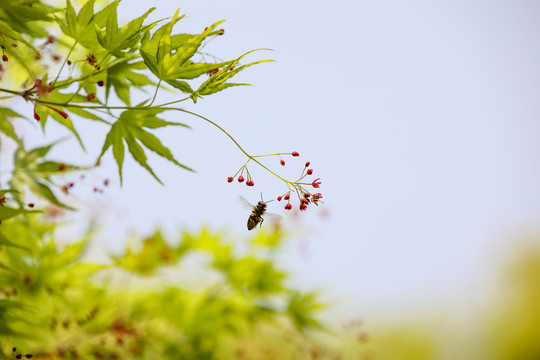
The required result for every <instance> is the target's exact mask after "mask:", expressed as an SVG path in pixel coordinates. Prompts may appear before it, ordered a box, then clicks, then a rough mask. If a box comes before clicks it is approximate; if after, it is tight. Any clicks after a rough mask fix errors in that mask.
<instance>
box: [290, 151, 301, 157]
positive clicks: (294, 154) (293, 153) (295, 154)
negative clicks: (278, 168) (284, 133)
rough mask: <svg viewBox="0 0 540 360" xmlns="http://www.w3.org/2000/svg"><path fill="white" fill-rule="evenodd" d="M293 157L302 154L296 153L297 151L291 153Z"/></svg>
mask: <svg viewBox="0 0 540 360" xmlns="http://www.w3.org/2000/svg"><path fill="white" fill-rule="evenodd" d="M291 155H292V156H300V154H299V153H298V152H296V151H293V152H292V153H291Z"/></svg>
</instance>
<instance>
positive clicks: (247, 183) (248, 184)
mask: <svg viewBox="0 0 540 360" xmlns="http://www.w3.org/2000/svg"><path fill="white" fill-rule="evenodd" d="M246 185H247V186H253V185H255V183H254V182H253V181H252V180H249V181H248V182H246Z"/></svg>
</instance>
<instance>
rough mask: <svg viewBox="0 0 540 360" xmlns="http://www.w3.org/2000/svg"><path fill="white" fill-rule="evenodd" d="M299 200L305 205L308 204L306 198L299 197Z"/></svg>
mask: <svg viewBox="0 0 540 360" xmlns="http://www.w3.org/2000/svg"><path fill="white" fill-rule="evenodd" d="M300 202H301V203H302V204H305V205H307V204H309V201H308V200H307V199H300Z"/></svg>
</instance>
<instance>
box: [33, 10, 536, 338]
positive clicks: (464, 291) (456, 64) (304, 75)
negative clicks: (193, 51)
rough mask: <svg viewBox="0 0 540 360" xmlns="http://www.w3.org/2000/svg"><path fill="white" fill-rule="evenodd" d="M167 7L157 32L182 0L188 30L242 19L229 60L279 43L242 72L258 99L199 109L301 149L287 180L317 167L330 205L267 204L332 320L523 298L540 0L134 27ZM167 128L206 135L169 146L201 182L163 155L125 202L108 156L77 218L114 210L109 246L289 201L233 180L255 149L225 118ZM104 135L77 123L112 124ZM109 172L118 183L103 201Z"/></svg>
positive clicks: (217, 47)
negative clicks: (246, 203)
mask: <svg viewBox="0 0 540 360" xmlns="http://www.w3.org/2000/svg"><path fill="white" fill-rule="evenodd" d="M150 6H156V7H157V9H156V11H154V13H152V14H151V15H150V18H149V19H150V20H157V19H159V18H164V17H168V16H172V15H173V14H174V11H175V10H176V8H178V7H180V8H181V12H182V13H185V14H186V15H187V16H186V17H185V18H184V19H182V20H181V21H180V22H179V23H178V24H177V25H176V28H175V29H176V30H177V31H179V32H183V31H185V32H200V31H201V30H202V29H204V27H206V26H208V25H209V24H211V23H213V22H215V21H217V20H221V19H225V20H227V21H226V22H225V23H224V24H223V26H222V27H223V29H224V30H225V34H224V36H222V37H218V38H216V39H214V40H213V41H211V42H210V43H208V44H207V45H206V47H205V48H204V51H206V52H208V53H209V54H212V55H214V56H216V57H217V58H220V59H232V58H235V57H236V56H238V55H239V54H241V53H243V52H245V51H248V50H251V49H254V48H260V47H266V48H272V49H274V50H275V51H273V52H266V53H263V52H261V53H257V54H254V55H252V56H251V58H250V59H248V60H257V59H262V58H271V59H275V60H276V62H275V63H269V64H263V65H260V66H256V67H252V68H250V69H249V70H247V71H245V72H244V73H243V74H241V75H239V76H240V77H241V80H242V81H244V82H249V83H251V84H254V85H255V86H253V87H238V88H233V89H229V90H227V91H224V92H222V93H219V94H216V95H214V96H211V97H208V98H206V99H202V100H201V101H199V102H198V103H197V104H196V105H193V104H186V105H185V106H186V108H187V109H189V110H192V111H195V112H198V113H200V114H201V115H204V116H206V117H208V118H210V119H212V120H214V121H216V122H217V123H219V124H220V125H222V126H223V127H224V128H225V129H227V131H229V132H230V133H231V134H232V135H233V136H234V137H235V138H236V139H237V140H238V142H239V143H241V144H242V145H243V146H244V147H245V148H246V149H247V150H248V151H250V152H251V153H253V154H265V153H273V152H290V151H298V152H300V154H301V157H300V158H286V159H285V160H286V162H287V164H286V166H285V167H284V168H282V167H281V166H280V165H279V162H278V161H277V160H274V161H272V160H270V162H269V164H270V166H272V167H273V168H274V169H277V170H279V171H282V172H284V173H285V174H286V175H287V176H288V177H290V178H294V177H295V176H297V174H299V173H300V172H301V169H302V167H303V164H304V162H305V161H310V162H311V164H312V167H313V169H314V175H313V178H316V177H320V178H321V181H322V185H321V189H320V190H321V192H322V193H323V196H324V200H325V202H326V204H325V205H324V206H323V207H319V208H310V209H309V210H308V211H306V212H303V213H302V214H293V213H291V212H286V211H285V210H284V209H283V205H282V204H281V203H277V202H272V203H270V204H269V211H271V212H274V213H278V214H282V215H283V221H284V223H285V224H288V226H289V227H290V228H291V229H292V231H293V238H292V243H291V246H290V247H289V249H288V251H287V253H285V254H283V258H282V261H283V262H284V263H285V264H286V265H287V267H289V268H290V269H292V270H293V272H294V274H295V278H294V279H293V280H292V281H295V282H296V283H297V284H299V286H301V287H305V288H318V289H321V290H322V293H323V294H324V296H325V298H326V299H328V300H329V301H330V302H332V303H333V304H335V305H334V306H333V307H332V308H331V310H330V311H329V312H328V317H329V318H332V319H334V320H336V319H337V320H338V321H346V320H350V319H356V318H362V319H365V320H366V321H367V324H368V325H369V326H374V327H376V325H377V324H379V323H382V322H383V321H386V320H389V319H396V318H414V319H415V320H416V321H425V323H426V324H428V325H427V326H428V327H429V326H432V327H434V328H437V327H438V328H439V329H441V327H442V328H444V326H445V325H446V324H451V326H454V325H456V326H460V325H464V324H465V326H469V327H470V326H471V322H476V320H471V319H476V318H475V316H478V315H479V314H482V313H483V312H484V311H485V309H486V307H487V306H488V305H489V304H492V303H493V302H494V301H495V300H496V298H498V297H499V294H500V293H501V291H502V292H505V291H506V290H505V289H506V288H505V287H504V285H503V284H505V282H504V281H505V280H503V277H502V276H501V273H502V270H501V269H503V268H504V264H507V263H508V262H509V261H510V260H511V259H512V258H514V256H515V254H519V252H520V249H529V248H530V247H531V246H533V247H534V244H535V243H536V242H537V239H538V238H537V237H535V234H536V232H537V230H538V224H539V222H538V220H539V219H540V191H539V189H538V184H539V183H540V170H539V169H540V167H539V166H538V164H540V141H539V133H540V122H539V121H538V119H539V118H540V101H539V98H538V96H539V94H540V66H539V65H538V64H540V22H539V21H538V19H539V18H540V3H539V2H537V1H532V0H531V1H525V0H523V1H513V2H509V1H482V0H477V1H464V0H458V1H455V0H454V1H438V2H432V1H421V0H414V1H407V2H401V1H378V2H370V1H346V0H336V1H333V2H321V1H315V2H313V1H311V2H307V1H296V2H294V1H285V0H277V1H271V2H260V1H241V0H229V1H218V0H197V1H194V0H186V1H182V2H172V1H165V0H160V1H157V0H156V1H152V2H149V1H139V0H124V1H123V2H122V3H121V4H120V7H119V11H118V12H119V15H120V16H121V17H124V20H126V21H127V20H129V19H131V18H133V17H135V16H138V15H140V14H142V13H143V12H144V11H146V10H147V8H148V7H150ZM248 60H246V62H247V61H248ZM140 96H141V99H142V98H144V96H143V95H140ZM147 96H148V94H147V95H146V97H147ZM160 96H162V99H165V100H168V99H170V100H174V99H175V98H174V97H173V96H172V94H167V93H165V92H161V93H160ZM168 116H169V119H170V120H178V121H182V122H186V123H188V124H189V125H191V126H192V127H193V129H192V130H186V129H175V130H168V131H166V132H161V133H158V135H159V136H160V139H162V141H163V143H164V144H165V145H167V146H169V147H170V148H171V149H172V151H173V153H174V154H175V156H176V158H177V159H178V160H179V161H180V162H182V163H184V164H186V165H188V166H191V167H193V168H195V169H196V171H197V172H196V173H188V172H186V171H183V170H182V169H179V168H176V167H174V166H172V165H171V164H170V163H167V161H166V160H162V159H158V158H156V157H154V156H152V154H149V158H150V164H151V165H152V166H153V167H154V168H155V169H158V175H159V176H160V178H161V179H162V180H163V182H164V183H165V186H161V185H159V184H157V183H156V182H155V180H154V179H153V178H152V177H151V176H150V175H149V174H148V173H146V171H144V170H143V169H142V168H140V167H139V166H138V165H137V164H136V163H135V162H134V161H133V160H132V159H131V158H127V159H126V162H125V165H124V166H125V173H124V174H125V182H124V184H123V187H122V188H121V189H120V187H119V180H118V177H117V170H116V168H115V166H116V165H115V163H114V160H113V158H112V155H111V154H110V152H109V154H108V155H107V156H105V157H104V159H103V161H102V166H101V167H100V168H99V169H97V170H95V171H94V172H92V173H91V174H90V176H88V177H87V178H86V179H85V180H84V181H83V180H81V181H80V183H81V186H80V187H79V189H81V190H80V193H79V196H80V199H81V202H84V203H85V210H84V211H83V213H82V215H78V216H88V215H90V216H96V217H98V218H100V216H102V214H105V216H102V217H101V218H100V220H101V222H102V228H103V231H102V232H101V233H100V235H98V240H97V242H98V244H99V246H100V247H101V248H102V249H106V250H107V251H114V249H116V248H119V247H120V246H121V245H122V244H123V240H124V238H125V235H126V234H127V233H129V232H132V231H134V232H137V233H145V232H148V231H151V230H152V229H154V228H155V227H156V226H157V225H159V226H162V227H164V228H165V229H167V230H169V231H175V230H177V229H179V228H182V227H188V228H189V227H191V228H197V227H199V226H200V225H201V224H207V225H208V226H210V227H212V228H215V229H219V228H227V229H230V230H232V231H234V232H236V233H238V234H242V233H244V232H246V231H247V230H246V228H245V226H246V225H245V223H246V220H247V217H248V215H249V210H246V209H245V208H243V207H242V205H241V203H240V201H239V200H238V196H239V195H242V196H244V197H246V198H247V199H248V200H250V201H252V202H254V203H255V202H257V201H258V200H259V198H260V193H261V192H262V193H263V196H264V198H265V199H270V198H275V197H277V196H278V195H280V194H282V193H284V192H285V191H286V188H285V186H284V184H282V183H281V182H280V181H279V180H278V179H277V178H275V177H273V176H271V175H270V174H268V173H266V172H264V171H259V170H258V169H256V168H253V173H254V181H255V184H256V186H255V187H253V188H248V187H246V186H245V185H240V184H238V183H236V182H235V183H232V184H229V183H227V181H226V179H227V177H228V176H232V175H233V174H234V173H235V172H236V171H237V169H238V168H239V167H240V166H241V165H242V164H243V163H244V161H245V159H244V157H243V155H242V153H241V152H240V151H238V150H237V149H236V148H235V146H234V144H233V143H232V142H231V141H230V140H229V139H228V138H227V137H226V136H224V134H222V133H220V132H219V131H218V130H217V129H215V128H213V127H211V126H210V125H208V124H206V123H204V122H202V121H200V120H198V119H196V118H193V117H188V116H184V115H171V114H169V115H168ZM87 125H88V128H87V129H85V126H86V125H85V124H80V126H79V127H78V129H80V130H81V131H83V132H85V131H86V132H93V131H96V130H95V129H92V126H93V125H94V124H87ZM51 129H52V128H51ZM106 130H107V129H106V128H103V132H102V133H97V132H96V136H94V139H95V140H92V139H90V137H88V136H86V138H88V139H89V140H88V143H87V147H88V148H89V149H91V150H90V151H89V152H88V153H87V154H83V153H81V152H80V150H79V149H78V148H77V145H76V143H75V142H74V141H71V140H69V141H66V145H65V146H64V148H62V149H59V150H58V154H59V155H62V158H63V159H66V161H69V159H70V157H71V160H72V161H76V162H78V163H81V162H82V161H87V163H91V162H92V161H94V160H95V158H96V155H97V154H98V153H99V151H100V148H101V145H102V139H103V135H104V134H105V131H106ZM50 131H51V133H52V132H53V131H54V130H50ZM98 135H99V136H98ZM36 141H39V139H38V140H36ZM92 141H95V142H94V143H92ZM70 145H72V149H71V150H69V151H66V149H69V148H70V147H69V146H70ZM66 155H67V157H66ZM81 159H83V160H82V161H81ZM105 178H109V179H110V181H111V184H112V186H111V187H109V188H107V189H105V191H104V193H102V194H99V193H92V191H91V189H92V188H93V187H94V186H98V185H100V184H101V183H102V181H103V179H105ZM82 185H85V186H86V187H84V186H82ZM84 189H86V190H84ZM84 191H86V193H85V192H84ZM501 289H502V290H501ZM508 291H510V290H508ZM369 326H368V328H369ZM463 336H464V337H465V336H466V335H463Z"/></svg>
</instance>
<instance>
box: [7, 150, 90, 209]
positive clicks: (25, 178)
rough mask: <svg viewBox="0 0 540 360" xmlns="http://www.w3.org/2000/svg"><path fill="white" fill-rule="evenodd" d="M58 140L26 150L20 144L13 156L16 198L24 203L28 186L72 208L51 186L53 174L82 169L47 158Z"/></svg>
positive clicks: (11, 182)
mask: <svg viewBox="0 0 540 360" xmlns="http://www.w3.org/2000/svg"><path fill="white" fill-rule="evenodd" d="M57 143H58V142H55V143H52V144H50V145H47V146H43V147H38V148H35V149H32V150H30V151H26V150H25V149H24V147H23V146H19V148H18V149H17V151H16V152H15V154H14V156H13V163H14V166H15V168H14V170H13V173H12V177H11V180H10V185H11V188H12V189H13V190H14V191H15V192H16V193H14V198H15V199H16V200H17V201H18V202H19V203H20V204H22V203H23V201H22V195H20V194H24V189H25V187H27V188H28V189H29V190H30V191H31V192H32V193H33V194H34V195H36V196H39V197H41V198H43V199H45V200H48V201H49V202H51V203H53V204H55V205H58V206H61V207H64V208H67V209H71V208H70V207H69V206H67V205H65V204H63V203H61V202H60V201H59V200H58V199H57V197H56V196H55V195H54V193H53V191H52V190H51V188H50V187H49V186H50V185H53V183H52V181H51V179H50V177H51V175H59V174H63V173H65V172H66V171H70V170H80V169H82V168H81V167H78V166H75V165H66V164H64V163H60V162H56V161H49V160H45V159H44V158H45V156H46V155H47V153H48V152H49V151H50V150H51V148H52V147H53V146H54V145H56V144H57Z"/></svg>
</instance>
